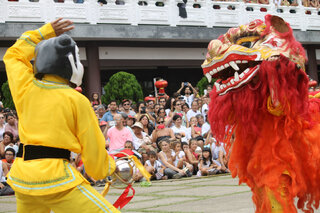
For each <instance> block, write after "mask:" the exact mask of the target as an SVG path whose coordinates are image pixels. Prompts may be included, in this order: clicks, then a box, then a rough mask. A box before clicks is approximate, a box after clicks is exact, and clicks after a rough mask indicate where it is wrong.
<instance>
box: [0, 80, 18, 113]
mask: <svg viewBox="0 0 320 213" xmlns="http://www.w3.org/2000/svg"><path fill="white" fill-rule="evenodd" d="M1 91H2V94H3V106H4V107H6V108H10V109H15V107H14V103H13V99H12V96H11V92H10V88H9V84H8V81H7V82H6V83H4V84H2V87H1Z"/></svg>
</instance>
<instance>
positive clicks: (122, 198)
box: [113, 184, 135, 209]
mask: <svg viewBox="0 0 320 213" xmlns="http://www.w3.org/2000/svg"><path fill="white" fill-rule="evenodd" d="M130 189H131V190H132V196H129V197H128V193H129V190H130ZM134 194H135V190H134V188H132V185H131V184H129V185H128V186H127V188H126V189H125V190H124V191H123V193H122V194H121V195H120V197H119V198H118V200H117V201H116V202H115V203H114V204H113V206H114V207H116V208H117V209H118V208H119V207H120V209H122V208H123V207H124V206H125V205H127V203H129V202H130V200H131V199H132V198H133V197H134Z"/></svg>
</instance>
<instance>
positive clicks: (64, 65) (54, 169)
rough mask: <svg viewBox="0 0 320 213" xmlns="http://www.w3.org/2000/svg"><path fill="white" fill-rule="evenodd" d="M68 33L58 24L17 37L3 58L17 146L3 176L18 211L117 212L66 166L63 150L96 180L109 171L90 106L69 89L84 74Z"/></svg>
mask: <svg viewBox="0 0 320 213" xmlns="http://www.w3.org/2000/svg"><path fill="white" fill-rule="evenodd" d="M72 29H73V26H72V22H71V21H68V20H62V19H57V20H56V21H54V22H52V23H48V24H45V25H44V26H42V27H41V28H40V29H37V30H34V31H28V32H25V33H23V34H22V35H21V37H20V38H19V39H18V40H17V42H16V43H15V44H14V45H13V46H12V47H10V48H9V49H8V51H7V52H6V54H5V56H4V63H5V66H6V72H7V75H8V81H9V86H10V90H11V94H12V97H13V100H14V103H15V106H16V110H17V113H18V116H19V135H20V139H21V142H22V143H23V145H21V146H20V149H19V154H18V158H17V159H16V160H15V162H14V164H13V166H12V168H11V171H10V173H9V174H8V183H9V184H10V185H11V186H12V188H13V189H14V190H15V192H16V198H17V212H19V213H21V212H32V213H36V212H50V211H51V210H52V211H54V212H55V213H59V212H90V213H91V212H119V211H118V210H117V209H116V208H114V207H113V206H112V205H111V204H110V203H109V202H107V201H106V200H105V199H104V198H103V197H102V196H101V195H100V194H99V193H98V192H97V191H96V190H94V189H93V188H92V187H91V186H90V184H89V183H88V182H87V180H86V179H85V178H84V177H83V176H82V175H81V174H80V173H79V172H78V171H77V170H76V169H75V168H73V167H72V166H71V164H70V163H69V156H70V151H72V152H75V153H81V156H82V159H83V162H84V165H85V168H86V172H87V173H88V174H89V175H90V176H92V177H93V178H94V179H96V180H99V179H103V178H105V177H106V176H109V175H111V174H112V173H113V172H114V171H115V168H116V164H115V161H114V160H113V158H112V157H110V156H109V155H108V153H107V151H106V150H105V148H104V146H105V139H104V137H103V135H102V133H101V130H100V128H99V126H98V123H97V118H96V116H95V114H94V112H93V110H92V108H91V105H90V102H89V101H88V99H87V98H86V97H85V96H83V95H82V94H80V93H79V92H77V91H76V90H74V89H73V88H72V87H75V86H79V85H81V82H82V77H83V66H82V64H81V63H80V59H79V49H78V47H77V45H76V43H75V42H74V41H73V40H72V38H70V37H69V36H67V35H65V34H63V33H64V32H67V31H69V30H72ZM56 36H58V37H56ZM33 58H34V59H35V62H34V66H32V64H31V63H30V61H31V60H32V59H33Z"/></svg>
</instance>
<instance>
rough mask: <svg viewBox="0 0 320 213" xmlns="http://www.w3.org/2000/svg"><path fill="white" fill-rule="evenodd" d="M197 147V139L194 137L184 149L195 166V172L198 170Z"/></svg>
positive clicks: (187, 158) (189, 160)
mask: <svg viewBox="0 0 320 213" xmlns="http://www.w3.org/2000/svg"><path fill="white" fill-rule="evenodd" d="M197 147H198V145H197V139H195V138H192V139H190V141H189V148H185V149H184V152H185V154H186V160H187V162H188V163H189V164H191V165H192V166H193V174H196V173H197V171H198V164H199V154H198V153H197V152H196V150H197Z"/></svg>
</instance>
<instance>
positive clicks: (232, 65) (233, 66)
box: [229, 61, 239, 71]
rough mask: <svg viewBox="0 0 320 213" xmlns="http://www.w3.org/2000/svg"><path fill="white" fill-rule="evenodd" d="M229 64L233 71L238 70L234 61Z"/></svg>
mask: <svg viewBox="0 0 320 213" xmlns="http://www.w3.org/2000/svg"><path fill="white" fill-rule="evenodd" d="M229 64H230V66H231V67H232V68H233V69H234V70H237V71H238V70H239V67H238V65H237V64H236V63H234V61H230V62H229Z"/></svg>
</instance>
